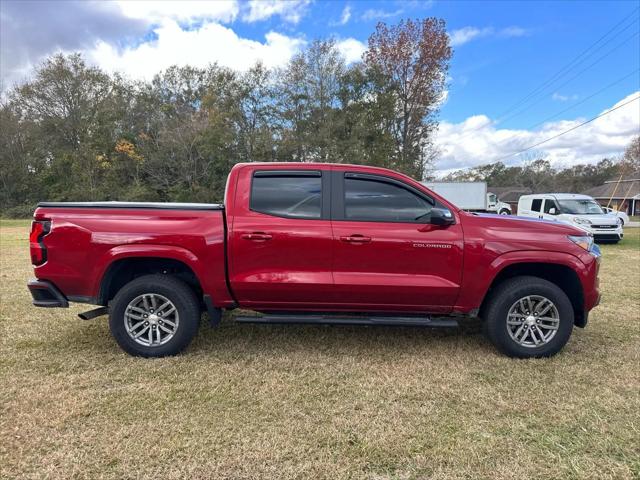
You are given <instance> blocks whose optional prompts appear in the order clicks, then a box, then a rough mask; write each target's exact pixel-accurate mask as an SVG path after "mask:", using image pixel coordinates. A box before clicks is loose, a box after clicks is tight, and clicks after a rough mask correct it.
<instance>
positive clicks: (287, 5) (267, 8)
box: [242, 0, 311, 24]
mask: <svg viewBox="0 0 640 480" xmlns="http://www.w3.org/2000/svg"><path fill="white" fill-rule="evenodd" d="M310 3H311V0H288V1H283V0H249V3H248V11H247V12H246V13H245V14H244V15H243V17H242V19H243V20H244V21H245V22H249V23H253V22H259V21H262V20H267V19H268V18H271V17H272V16H274V15H279V16H280V18H282V19H283V20H284V21H286V22H289V23H293V24H297V23H299V22H300V20H301V19H302V17H303V16H304V15H305V14H306V12H307V7H308V6H309V4H310Z"/></svg>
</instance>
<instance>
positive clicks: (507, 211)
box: [500, 208, 511, 215]
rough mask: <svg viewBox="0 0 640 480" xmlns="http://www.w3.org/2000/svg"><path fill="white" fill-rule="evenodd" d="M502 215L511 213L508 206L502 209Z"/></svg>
mask: <svg viewBox="0 0 640 480" xmlns="http://www.w3.org/2000/svg"><path fill="white" fill-rule="evenodd" d="M500 215H511V212H510V211H509V210H507V209H506V208H503V209H502V210H500Z"/></svg>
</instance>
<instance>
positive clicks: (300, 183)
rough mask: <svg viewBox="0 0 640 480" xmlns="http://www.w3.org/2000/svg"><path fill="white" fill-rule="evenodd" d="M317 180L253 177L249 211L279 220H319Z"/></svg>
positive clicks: (319, 187)
mask: <svg viewBox="0 0 640 480" xmlns="http://www.w3.org/2000/svg"><path fill="white" fill-rule="evenodd" d="M321 185H322V179H321V177H319V176H318V177H301V176H286V175H283V176H266V177H260V176H256V177H253V183H252V184H251V210H253V211H256V212H261V213H267V214H270V215H277V216H279V217H292V218H320V217H321V211H322V198H321V197H322V195H321V194H322V187H321Z"/></svg>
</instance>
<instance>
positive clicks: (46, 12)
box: [0, 0, 640, 172]
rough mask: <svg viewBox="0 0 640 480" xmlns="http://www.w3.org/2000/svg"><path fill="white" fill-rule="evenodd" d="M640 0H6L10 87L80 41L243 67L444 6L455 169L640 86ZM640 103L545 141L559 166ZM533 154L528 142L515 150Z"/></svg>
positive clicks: (615, 134) (134, 60) (546, 152)
mask: <svg viewBox="0 0 640 480" xmlns="http://www.w3.org/2000/svg"><path fill="white" fill-rule="evenodd" d="M639 5H640V2H637V1H618V2H616V1H608V2H604V1H598V2H595V1H591V2H579V1H571V2H569V1H566V2H559V1H556V2H533V1H530V2H515V1H513V2H509V1H499V2H480V1H475V2H463V1H437V0H434V1H405V2H403V1H395V0H393V1H364V0H362V1H337V0H336V1H320V0H316V1H313V0H289V1H285V2H278V1H276V0H218V1H215V2H206V1H198V2H174V1H162V2H151V1H147V2H132V1H113V2H93V1H87V2H73V1H65V2H56V1H49V2H28V1H26V2H25V1H23V2H12V1H6V0H3V2H2V3H1V4H0V9H1V12H0V13H1V15H0V19H1V21H2V25H1V34H2V42H0V47H1V53H2V57H1V60H2V61H1V62H0V66H1V67H2V68H1V70H2V81H3V85H2V86H3V88H4V89H6V88H8V87H9V86H10V85H12V84H14V83H15V82H20V81H23V80H25V79H27V78H28V77H29V75H30V73H31V72H32V71H33V67H34V65H36V64H37V63H38V62H40V61H41V60H42V59H43V58H45V57H46V56H47V55H50V54H52V53H55V52H58V51H62V52H71V51H81V52H82V53H83V54H84V55H85V57H86V58H87V59H88V61H90V62H92V63H95V64H97V65H99V66H101V67H102V68H105V69H106V70H110V71H121V72H122V73H124V74H125V75H128V76H130V77H133V78H150V77H151V76H152V75H153V74H154V73H156V72H157V71H158V70H159V69H162V68H166V67H167V66H168V65H170V64H173V63H178V64H180V63H182V64H185V63H190V64H195V65H204V64H206V63H209V62H211V61H218V62H219V63H221V64H224V65H227V66H229V67H231V68H234V69H238V70H243V69H246V68H248V67H249V66H250V65H251V64H253V63H254V62H255V61H257V60H261V61H263V62H264V63H266V64H267V65H269V66H280V65H283V64H284V63H286V61H287V60H288V59H289V58H290V57H291V56H292V55H293V54H295V52H296V51H299V50H300V49H302V48H304V46H305V45H306V44H308V42H309V41H311V40H313V39H315V38H326V37H334V38H335V39H336V40H337V42H338V45H339V48H340V50H341V52H342V53H343V54H344V55H345V58H346V59H347V61H355V60H356V59H357V58H359V56H360V55H361V53H362V51H363V50H364V48H365V45H366V41H367V38H368V36H369V35H370V34H371V32H372V31H373V29H374V27H375V25H376V23H377V22H378V21H384V22H387V23H389V24H392V23H395V22H397V21H399V20H400V19H402V18H422V17H426V16H435V17H439V18H443V19H444V20H445V21H446V24H447V30H448V32H449V34H450V37H451V43H452V45H453V46H454V55H453V59H452V62H451V69H450V71H449V75H450V78H449V86H448V91H447V98H446V100H445V101H444V103H443V105H442V108H441V115H440V118H441V127H440V131H439V133H438V138H437V143H438V145H439V146H440V147H441V151H442V153H441V155H440V158H439V160H438V162H437V165H436V166H437V168H438V169H439V170H441V171H443V172H446V171H448V170H450V169H455V168H459V167H468V166H473V165H476V164H479V163H487V162H488V161H492V160H495V159H498V158H502V157H504V156H505V155H508V154H510V153H512V152H516V151H518V150H520V149H522V148H524V147H526V146H528V145H531V144H533V143H537V142H539V141H541V140H544V139H546V138H548V137H550V136H553V135H555V134H557V133H560V132H562V131H564V130H566V129H567V128H571V127H572V126H575V125H577V124H579V123H581V122H582V121H585V120H587V119H589V118H592V117H594V116H596V115H599V114H601V113H603V112H605V111H607V110H608V109H610V108H612V107H615V106H616V105H619V104H621V103H623V102H624V101H628V100H633V99H634V98H635V97H634V95H635V96H638V95H639V94H638V91H639V90H640V73H639V72H638V69H639V68H640V37H639V36H638V31H639V30H640V10H638V6H639ZM620 22H622V23H620ZM618 24H619V25H618ZM70 25H74V28H70ZM616 25H618V26H617V27H616ZM79 26H81V27H79ZM614 27H616V28H615V29H614V30H613V31H612V32H611V33H609V35H608V36H607V37H606V38H605V39H603V40H602V41H601V42H600V44H598V45H597V46H596V47H600V48H595V47H594V48H593V49H592V50H591V51H589V52H588V53H589V54H588V55H585V56H584V58H581V60H582V61H580V62H575V63H574V64H570V62H572V61H574V59H576V57H577V56H578V55H580V54H581V53H582V52H584V51H585V50H586V49H587V48H588V47H590V46H591V45H592V44H593V43H594V42H596V41H597V40H598V39H599V38H601V37H602V36H603V35H605V34H607V32H609V31H610V30H611V29H612V28H614ZM579 60H580V58H579ZM567 64H569V68H567V69H566V71H565V72H564V74H563V75H561V76H559V77H558V78H556V79H555V81H553V82H550V83H549V84H548V85H546V86H545V88H543V89H541V90H540V91H539V92H538V93H537V94H536V95H534V96H533V97H532V98H531V101H530V102H526V103H524V104H523V105H522V106H520V107H519V108H516V109H514V110H509V109H510V107H512V106H513V105H514V104H515V103H516V102H518V101H519V100H521V99H522V98H523V97H525V95H527V94H529V93H530V92H531V91H533V90H534V89H536V88H539V87H540V86H541V85H543V84H544V83H545V82H547V81H548V80H549V79H552V80H554V78H553V76H554V75H555V74H556V73H557V72H558V71H559V70H561V69H562V68H563V67H565V66H567ZM592 64H593V66H591V65H592ZM582 70H584V71H582ZM574 77H575V78H574ZM615 82H617V83H615ZM612 83H615V85H612V86H611V87H610V88H607V89H606V90H605V91H602V92H601V93H597V94H596V92H598V91H599V90H600V89H603V88H604V87H606V86H608V85H610V84H612ZM543 86H544V85H543ZM594 94H595V95H594ZM592 95H593V97H592V98H590V97H591V96H592ZM639 104H640V101H635V102H633V103H631V104H629V105H628V106H625V107H624V108H620V109H619V110H616V111H615V112H613V113H611V114H608V115H606V116H605V117H603V118H601V119H598V120H597V121H596V122H593V123H592V124H589V125H588V126H586V127H581V128H579V129H578V130H576V131H575V133H572V135H566V136H562V137H561V138H560V139H559V140H557V141H554V142H550V143H548V144H545V146H544V148H541V149H536V151H535V153H536V154H539V155H541V156H546V157H547V158H549V159H550V160H551V161H553V162H555V163H558V164H559V165H567V164H574V163H578V162H594V161H597V160H598V159H600V158H602V157H603V156H612V155H618V154H620V152H621V151H622V150H623V149H624V146H625V145H626V144H627V143H628V141H629V140H630V138H632V136H633V135H634V134H638V129H639V128H640V127H639V125H638V123H639V122H640V113H638V112H640V105H639ZM524 107H527V108H524ZM523 108H524V110H523V111H522V112H520V110H521V109H523ZM505 112H506V113H507V115H505ZM514 113H517V115H514ZM556 114H557V116H556ZM550 117H552V118H550ZM547 119H548V120H547ZM544 120H547V121H546V122H544V123H543V124H541V125H537V124H538V123H540V122H542V121H544ZM527 158H528V157H526V156H522V155H520V156H514V157H512V158H508V159H507V160H505V161H506V163H518V162H522V161H525V160H527Z"/></svg>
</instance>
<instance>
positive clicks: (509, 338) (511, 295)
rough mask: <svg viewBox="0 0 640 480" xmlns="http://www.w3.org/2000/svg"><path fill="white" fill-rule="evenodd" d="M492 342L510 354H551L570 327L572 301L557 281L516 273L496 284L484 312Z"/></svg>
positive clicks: (572, 315) (558, 349)
mask: <svg viewBox="0 0 640 480" xmlns="http://www.w3.org/2000/svg"><path fill="white" fill-rule="evenodd" d="M484 317H485V318H484V320H485V328H486V332H487V336H488V337H489V339H490V340H491V342H492V343H493V344H494V345H495V346H496V348H498V350H500V351H501V352H502V353H505V354H506V355H509V356H510V357H518V358H530V357H550V356H552V355H555V354H556V353H558V352H559V351H560V350H561V349H562V347H564V345H565V344H566V343H567V341H568V340H569V337H570V336H571V332H572V330H573V323H574V312H573V306H572V305H571V301H570V300H569V298H568V297H567V295H566V294H565V293H564V292H563V291H562V289H561V288H560V287H558V286H557V285H555V284H553V283H551V282H549V281H547V280H544V279H542V278H538V277H529V276H526V277H525V276H523V277H515V278H512V279H509V280H506V281H505V282H504V283H502V284H501V285H499V286H498V287H497V289H496V291H495V292H494V293H493V294H492V295H491V298H490V299H489V302H488V305H487V308H486V309H485V312H484Z"/></svg>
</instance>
